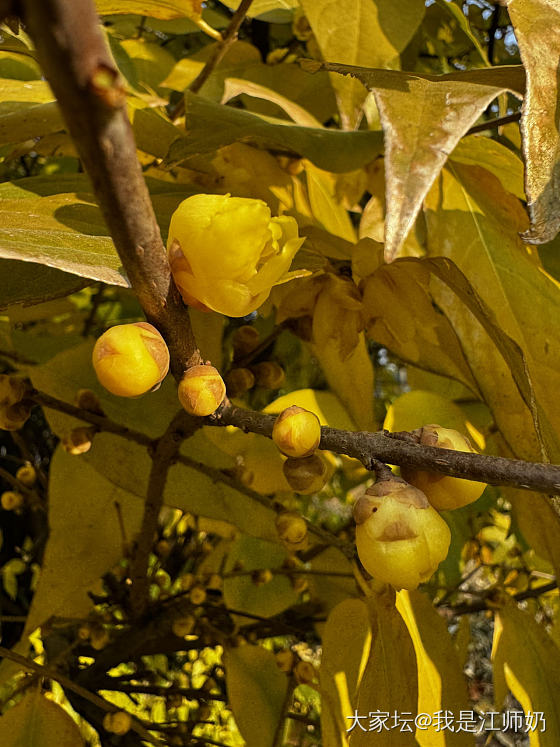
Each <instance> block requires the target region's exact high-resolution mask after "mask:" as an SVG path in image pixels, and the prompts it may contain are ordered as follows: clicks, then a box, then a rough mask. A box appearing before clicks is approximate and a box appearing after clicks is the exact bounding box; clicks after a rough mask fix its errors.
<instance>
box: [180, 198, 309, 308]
mask: <svg viewBox="0 0 560 747" xmlns="http://www.w3.org/2000/svg"><path fill="white" fill-rule="evenodd" d="M303 241H304V239H301V238H299V236H298V227H297V222H296V220H295V218H292V217H291V216H286V215H283V216H280V217H278V218H273V217H271V214H270V209H269V207H268V205H267V204H266V203H265V202H263V201H262V200H255V199H253V198H245V197H231V196H230V195H209V194H197V195H193V196H192V197H188V198H187V199H186V200H183V202H181V204H180V205H179V207H178V208H177V210H176V211H175V212H174V213H173V215H172V217H171V223H170V225H169V237H168V244H167V247H168V258H169V265H170V267H171V272H172V273H173V278H174V280H175V284H176V285H177V288H178V289H179V292H180V293H181V295H182V297H183V300H184V302H185V303H186V304H188V305H190V306H195V307H196V308H199V309H206V310H208V309H212V310H214V311H218V312H219V313H220V314H225V315H226V316H234V317H242V316H246V315H247V314H250V313H251V312H252V311H255V310H256V309H258V307H259V306H261V304H263V303H264V302H265V301H266V299H267V298H268V296H269V295H270V291H271V288H272V286H273V285H276V284H277V283H278V282H282V281H283V280H284V278H285V277H286V275H287V273H288V270H289V267H290V264H291V262H292V259H293V257H294V255H295V253H296V252H297V250H298V249H299V248H300V246H301V245H302V243H303Z"/></svg>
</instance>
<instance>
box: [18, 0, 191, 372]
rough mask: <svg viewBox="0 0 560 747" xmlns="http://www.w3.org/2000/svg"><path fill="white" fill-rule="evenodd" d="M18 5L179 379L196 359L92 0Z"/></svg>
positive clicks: (116, 74)
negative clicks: (21, 9) (166, 345)
mask: <svg viewBox="0 0 560 747" xmlns="http://www.w3.org/2000/svg"><path fill="white" fill-rule="evenodd" d="M22 8H23V15H24V18H25V22H26V24H27V29H28V31H29V34H30V36H31V38H32V39H33V41H34V43H35V46H36V49H37V56H38V59H39V62H40V64H41V67H42V69H43V72H44V74H45V76H46V78H47V80H48V82H49V83H50V85H51V87H52V89H53V91H54V93H55V95H56V98H57V100H58V103H59V106H60V109H61V111H62V115H63V117H64V120H65V122H66V124H67V127H68V131H69V133H70V135H71V136H72V138H73V140H74V143H75V144H76V147H77V149H78V152H79V154H80V158H81V159H82V161H83V164H84V167H85V169H86V171H87V173H88V175H89V176H90V178H91V181H92V183H93V189H94V192H95V196H96V198H97V201H98V202H99V206H100V208H101V211H102V213H103V216H104V218H105V220H106V222H107V225H108V227H109V230H110V232H111V235H112V237H113V241H114V243H115V247H116V249H117V251H118V253H119V256H120V258H121V260H122V263H123V266H124V269H125V271H126V273H127V275H128V278H129V280H130V283H131V285H132V288H133V289H134V292H135V293H136V295H137V296H138V299H139V301H140V303H141V304H142V308H143V309H144V312H145V313H146V316H147V318H148V320H149V321H151V322H152V323H153V324H154V325H155V326H156V327H157V328H158V329H159V331H160V332H161V333H162V335H163V336H164V337H165V340H166V342H167V344H168V346H169V349H170V353H171V361H172V363H171V368H172V371H173V374H174V376H175V377H176V378H177V377H180V376H181V374H182V373H183V371H184V370H185V368H187V367H188V366H189V365H193V364H195V363H200V362H201V359H200V354H199V352H198V349H197V347H196V343H195V340H194V337H193V334H192V330H191V327H190V322H189V317H188V311H187V309H186V308H185V306H184V305H183V303H182V301H181V298H180V296H179V293H178V291H177V289H176V288H175V285H174V283H173V281H172V278H171V273H170V270H169V265H168V263H167V258H166V253H165V249H164V246H163V243H162V240H161V235H160V232H159V228H158V225H157V222H156V218H155V215H154V211H153V208H152V203H151V201H150V196H149V194H148V190H147V187H146V184H145V182H144V178H143V176H142V170H141V167H140V164H139V163H138V159H137V157H136V145H135V142H134V137H133V134H132V128H131V126H130V122H129V121H128V118H127V115H126V109H125V103H126V96H125V91H124V86H123V82H122V80H121V77H120V75H119V71H118V69H117V68H116V66H115V63H114V61H113V58H112V56H111V53H110V51H109V49H108V47H107V44H106V43H105V39H104V37H103V33H102V30H101V28H100V25H99V22H98V18H97V14H96V11H95V6H94V4H93V2H92V0H72V2H67V0H41V2H35V1H34V0H23V1H22Z"/></svg>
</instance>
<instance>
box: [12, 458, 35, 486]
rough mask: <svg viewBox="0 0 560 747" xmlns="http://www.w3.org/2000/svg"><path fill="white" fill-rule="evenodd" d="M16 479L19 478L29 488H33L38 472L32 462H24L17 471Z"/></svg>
mask: <svg viewBox="0 0 560 747" xmlns="http://www.w3.org/2000/svg"><path fill="white" fill-rule="evenodd" d="M16 479H18V480H19V481H20V482H21V483H22V484H23V485H25V486H26V487H27V488H32V487H33V485H35V481H36V480H37V472H36V471H35V467H34V466H33V465H32V464H24V465H23V467H20V468H19V469H18V471H17V472H16Z"/></svg>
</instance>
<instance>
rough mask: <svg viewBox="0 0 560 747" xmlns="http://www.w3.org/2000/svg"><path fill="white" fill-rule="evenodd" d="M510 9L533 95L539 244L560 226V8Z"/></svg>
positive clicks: (526, 129)
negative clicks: (559, 27)
mask: <svg viewBox="0 0 560 747" xmlns="http://www.w3.org/2000/svg"><path fill="white" fill-rule="evenodd" d="M508 11H509V14H510V18H511V22H512V23H513V28H514V31H515V38H516V39H517V43H518V44H519V52H520V53H521V60H522V62H523V65H524V67H525V70H526V71H527V94H526V97H525V102H524V105H523V110H522V115H521V132H522V135H523V153H524V156H525V168H526V171H525V182H526V191H527V200H528V203H529V214H530V216H531V229H530V230H529V231H527V233H526V234H525V238H527V240H528V241H530V242H531V243H534V244H544V243H545V242H547V241H551V240H552V239H553V238H554V237H555V236H556V234H557V233H558V231H559V230H560V210H559V209H558V204H559V200H560V187H559V185H558V167H559V161H560V132H559V129H558V116H557V106H558V96H559V95H560V94H559V86H558V66H559V64H560V37H559V35H558V34H557V33H556V31H557V29H558V26H559V24H560V8H559V7H558V3H556V2H555V0H511V2H509V3H508Z"/></svg>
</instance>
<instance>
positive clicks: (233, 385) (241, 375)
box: [226, 368, 255, 397]
mask: <svg viewBox="0 0 560 747" xmlns="http://www.w3.org/2000/svg"><path fill="white" fill-rule="evenodd" d="M254 385H255V375H254V374H253V372H252V371H251V370H249V369H248V368H232V370H231V371H230V372H229V373H228V375H227V376H226V387H227V393H228V395H229V396H230V397H240V396H241V395H242V394H245V392H247V391H248V390H249V389H251V388H252V387H253V386H254Z"/></svg>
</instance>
